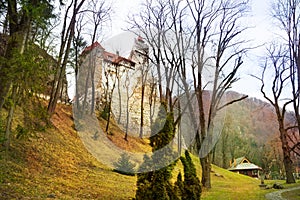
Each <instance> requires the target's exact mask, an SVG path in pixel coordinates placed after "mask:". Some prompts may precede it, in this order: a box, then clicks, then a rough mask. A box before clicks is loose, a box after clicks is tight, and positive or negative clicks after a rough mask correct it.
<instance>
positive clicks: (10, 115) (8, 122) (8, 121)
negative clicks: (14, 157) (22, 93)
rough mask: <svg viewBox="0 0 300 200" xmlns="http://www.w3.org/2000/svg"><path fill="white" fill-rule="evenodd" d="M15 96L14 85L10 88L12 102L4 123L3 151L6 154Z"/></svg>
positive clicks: (15, 88) (15, 87)
mask: <svg viewBox="0 0 300 200" xmlns="http://www.w3.org/2000/svg"><path fill="white" fill-rule="evenodd" d="M16 96H17V86H16V85H14V86H13V88H12V102H11V105H10V108H9V112H8V116H7V121H6V128H5V143H4V145H5V149H6V153H7V152H8V150H9V146H10V134H11V124H12V120H13V117H14V110H15V104H16Z"/></svg>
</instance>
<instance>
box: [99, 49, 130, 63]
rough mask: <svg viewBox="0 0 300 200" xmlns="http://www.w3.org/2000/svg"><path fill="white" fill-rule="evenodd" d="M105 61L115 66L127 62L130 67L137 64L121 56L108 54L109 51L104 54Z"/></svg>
mask: <svg viewBox="0 0 300 200" xmlns="http://www.w3.org/2000/svg"><path fill="white" fill-rule="evenodd" d="M103 59H104V60H105V61H108V62H111V63H113V64H120V62H122V61H125V62H127V63H129V64H130V65H134V64H135V62H133V61H132V60H130V59H127V58H124V57H122V56H119V55H117V54H114V53H111V52H107V51H104V52H103Z"/></svg>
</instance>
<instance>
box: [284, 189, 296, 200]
mask: <svg viewBox="0 0 300 200" xmlns="http://www.w3.org/2000/svg"><path fill="white" fill-rule="evenodd" d="M281 195H282V197H284V198H285V199H289V200H299V199H300V189H298V190H292V191H288V192H283V193H282V194H281Z"/></svg>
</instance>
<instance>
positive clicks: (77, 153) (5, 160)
mask: <svg viewBox="0 0 300 200" xmlns="http://www.w3.org/2000/svg"><path fill="white" fill-rule="evenodd" d="M51 121H52V124H53V127H50V128H47V129H46V130H45V131H44V132H38V133H36V134H35V136H31V137H30V138H27V139H18V140H17V139H16V138H13V141H12V147H11V150H10V151H9V152H8V155H5V152H1V154H0V155H1V159H0V199H46V198H57V199H104V200H105V199H132V198H133V197H134V195H135V190H136V186H135V184H136V177H135V176H125V175H121V174H119V173H116V172H113V171H112V169H110V168H108V167H106V166H105V165H103V164H101V163H100V162H99V161H97V160H96V159H95V158H94V157H92V156H91V154H90V153H89V152H87V150H86V149H85V147H84V145H83V144H82V142H81V140H80V138H79V137H78V136H77V133H76V131H75V130H74V124H73V121H72V109H71V107H70V106H65V105H59V107H58V109H57V112H56V113H55V115H54V116H53V117H52V119H51ZM116 130H117V129H116ZM110 137H115V138H114V139H113V140H115V141H116V142H117V141H119V145H120V146H122V145H126V143H125V142H123V141H121V140H123V137H122V136H121V135H120V134H119V135H118V133H117V131H115V133H114V135H113V136H110ZM118 138H119V139H118ZM129 143H131V144H130V145H131V148H149V145H147V142H145V141H141V140H138V139H133V138H129ZM193 159H194V162H195V164H196V166H197V172H198V174H199V175H200V173H201V172H200V166H199V160H197V158H196V157H193ZM178 163H180V162H178ZM179 171H183V170H182V166H181V165H180V164H178V165H177V166H176V168H175V170H174V173H175V174H176V173H178V172H179ZM216 175H218V176H216ZM174 177H175V175H174ZM258 185H259V180H256V179H252V178H249V177H246V176H243V175H239V174H234V173H231V172H229V171H227V170H224V169H221V168H218V167H216V166H213V173H212V187H213V188H212V189H210V190H208V191H207V190H205V191H204V192H203V194H202V199H264V194H265V193H266V192H267V191H265V190H260V189H259V187H258Z"/></svg>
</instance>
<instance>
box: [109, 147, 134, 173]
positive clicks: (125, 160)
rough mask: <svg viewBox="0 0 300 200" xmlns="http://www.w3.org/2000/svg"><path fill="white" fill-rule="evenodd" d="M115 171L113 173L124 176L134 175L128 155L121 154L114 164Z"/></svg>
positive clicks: (132, 165)
mask: <svg viewBox="0 0 300 200" xmlns="http://www.w3.org/2000/svg"><path fill="white" fill-rule="evenodd" d="M114 166H115V169H114V171H116V172H118V173H120V174H124V175H132V176H134V175H135V170H134V167H135V164H133V163H131V162H130V157H129V155H128V154H126V153H123V154H122V155H121V157H120V159H119V160H118V162H115V163H114Z"/></svg>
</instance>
